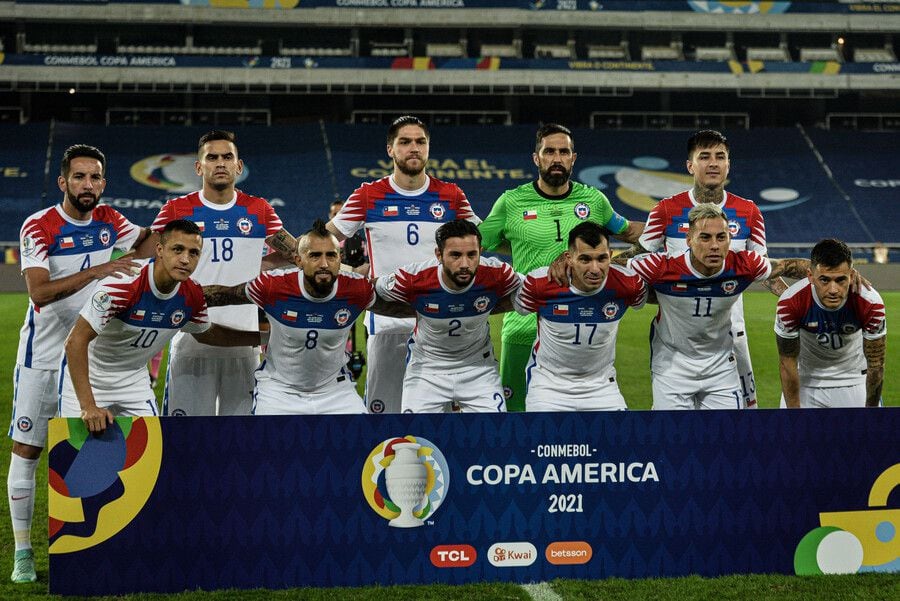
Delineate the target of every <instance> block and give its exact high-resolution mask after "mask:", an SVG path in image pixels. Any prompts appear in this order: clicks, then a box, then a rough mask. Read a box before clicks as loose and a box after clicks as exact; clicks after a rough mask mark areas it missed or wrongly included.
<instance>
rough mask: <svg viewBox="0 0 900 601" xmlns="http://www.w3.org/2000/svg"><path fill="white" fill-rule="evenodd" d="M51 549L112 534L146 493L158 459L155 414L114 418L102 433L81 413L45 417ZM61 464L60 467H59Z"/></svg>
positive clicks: (66, 549) (84, 545)
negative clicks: (49, 459) (49, 460)
mask: <svg viewBox="0 0 900 601" xmlns="http://www.w3.org/2000/svg"><path fill="white" fill-rule="evenodd" d="M47 446H48V447H49V449H50V455H51V456H52V465H54V466H55V469H51V470H50V473H49V478H48V479H49V489H50V493H49V500H48V505H49V514H50V524H49V542H50V553H73V552H75V551H82V550H84V549H88V548H90V547H93V546H95V545H98V544H100V543H102V542H103V541H105V540H107V539H109V538H111V537H113V536H115V535H116V534H117V533H118V532H120V531H121V530H122V529H123V528H125V526H127V525H128V524H129V523H131V521H132V520H133V519H134V518H135V516H137V514H138V513H140V511H141V509H142V508H143V507H144V505H145V504H146V503H147V499H149V498H150V493H152V492H153V487H154V486H155V485H156V480H157V477H158V476H159V468H160V464H161V463H162V431H161V429H160V425H159V418H155V417H152V418H144V417H141V418H133V419H132V418H123V417H119V418H116V420H115V422H114V423H113V425H112V426H110V427H108V428H107V429H106V432H104V433H103V435H102V436H93V435H91V434H90V433H89V432H88V430H87V428H85V426H84V424H83V422H82V421H81V420H80V419H54V420H51V421H50V428H49V434H48V441H47ZM60 468H62V469H60Z"/></svg>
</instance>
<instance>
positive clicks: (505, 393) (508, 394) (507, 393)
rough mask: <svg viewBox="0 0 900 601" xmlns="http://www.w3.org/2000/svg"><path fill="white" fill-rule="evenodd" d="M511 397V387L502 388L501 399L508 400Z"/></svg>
mask: <svg viewBox="0 0 900 601" xmlns="http://www.w3.org/2000/svg"><path fill="white" fill-rule="evenodd" d="M512 395H513V389H512V387H510V386H504V387H503V398H504V399H506V400H509V399H511V398H512Z"/></svg>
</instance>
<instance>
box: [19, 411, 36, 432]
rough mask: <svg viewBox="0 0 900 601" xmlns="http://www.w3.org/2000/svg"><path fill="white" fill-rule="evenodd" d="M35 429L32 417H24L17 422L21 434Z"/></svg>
mask: <svg viewBox="0 0 900 601" xmlns="http://www.w3.org/2000/svg"><path fill="white" fill-rule="evenodd" d="M33 427H34V423H33V422H32V421H31V418H30V417H27V416H24V415H23V416H22V417H20V418H19V419H17V420H16V428H18V429H19V432H30V431H31V429H32V428H33Z"/></svg>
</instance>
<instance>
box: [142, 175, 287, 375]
mask: <svg viewBox="0 0 900 601" xmlns="http://www.w3.org/2000/svg"><path fill="white" fill-rule="evenodd" d="M175 219H187V220H189V221H193V222H194V223H196V224H197V225H198V226H199V227H200V230H201V231H202V232H203V251H202V253H201V255H200V262H199V263H198V264H197V269H196V270H195V271H194V274H193V278H194V279H195V280H196V281H197V282H199V283H200V284H201V285H204V286H205V285H210V284H217V285H220V286H236V285H238V284H243V283H244V282H246V281H247V280H248V279H250V278H253V277H255V276H256V275H257V274H258V273H259V271H260V267H261V266H262V258H263V250H264V249H265V248H266V238H268V237H269V236H271V235H273V234H276V233H278V231H279V230H281V229H282V224H281V219H280V218H279V217H278V215H277V214H276V213H275V209H273V208H272V205H270V204H269V203H268V202H267V201H266V200H264V199H262V198H258V197H255V196H250V195H249V194H245V193H244V192H241V191H240V190H237V191H236V192H235V197H234V199H233V200H232V201H231V202H230V203H228V204H224V205H220V204H215V203H213V202H210V201H208V200H207V199H206V198H204V197H203V193H202V192H201V191H198V192H192V193H191V194H188V195H186V196H182V197H179V198H175V199H172V200H170V201H169V202H167V203H166V204H165V205H164V206H163V208H162V209H160V211H159V214H158V215H157V216H156V219H155V220H154V221H153V225H152V226H151V228H152V229H153V231H155V232H161V231H162V230H163V228H164V227H165V225H166V224H167V223H169V222H170V221H173V220H175ZM209 319H210V321H211V322H212V323H215V324H219V325H222V326H225V327H228V328H232V329H235V330H243V331H247V332H256V331H257V330H258V329H259V319H258V315H257V311H256V308H255V307H253V306H252V305H233V306H227V307H211V308H210V309H209ZM173 344H174V346H175V352H176V353H177V354H178V355H179V356H192V357H232V356H245V355H247V354H255V352H254V351H253V349H252V348H249V347H233V348H221V347H214V346H210V345H206V344H200V343H199V342H197V341H196V340H195V339H194V337H193V336H177V337H176V338H175V342H174V343H173Z"/></svg>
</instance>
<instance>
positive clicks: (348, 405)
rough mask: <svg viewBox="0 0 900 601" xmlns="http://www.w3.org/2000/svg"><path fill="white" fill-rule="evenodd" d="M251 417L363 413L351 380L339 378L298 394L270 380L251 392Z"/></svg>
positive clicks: (260, 383)
mask: <svg viewBox="0 0 900 601" xmlns="http://www.w3.org/2000/svg"><path fill="white" fill-rule="evenodd" d="M252 412H253V415H329V414H330V415H334V414H348V413H349V414H354V413H367V411H366V404H365V403H364V402H363V400H362V397H361V396H359V394H358V393H357V392H356V385H355V384H354V383H353V380H352V378H350V377H349V376H346V375H342V376H339V377H338V378H337V379H336V380H335V381H334V382H331V383H330V384H327V385H325V386H323V387H322V388H320V389H319V390H315V391H312V392H300V391H297V390H294V389H291V388H290V387H289V386H285V385H284V384H281V383H279V382H274V381H272V380H270V379H265V380H261V381H260V382H258V383H257V385H256V390H255V391H254V392H253V410H252Z"/></svg>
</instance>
